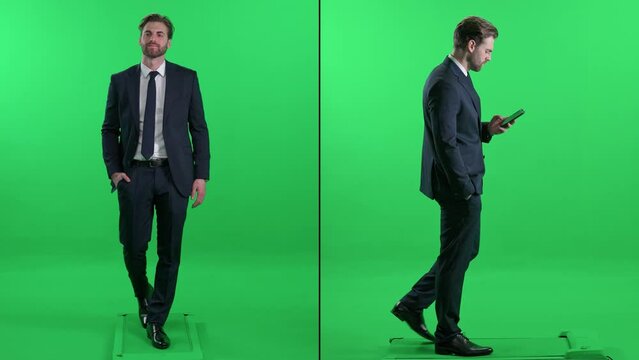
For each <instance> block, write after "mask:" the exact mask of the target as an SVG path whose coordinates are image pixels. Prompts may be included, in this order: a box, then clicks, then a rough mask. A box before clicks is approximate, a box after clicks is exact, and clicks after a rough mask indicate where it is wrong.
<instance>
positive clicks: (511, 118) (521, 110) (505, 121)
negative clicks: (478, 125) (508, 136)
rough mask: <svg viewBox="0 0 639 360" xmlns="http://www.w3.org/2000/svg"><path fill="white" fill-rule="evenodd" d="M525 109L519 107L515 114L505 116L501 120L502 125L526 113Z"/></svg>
mask: <svg viewBox="0 0 639 360" xmlns="http://www.w3.org/2000/svg"><path fill="white" fill-rule="evenodd" d="M524 112H525V111H524V109H519V110H517V111H516V112H515V113H514V114H512V115H510V116H509V117H507V118H505V119H504V120H503V121H502V122H501V126H506V125H507V124H508V123H509V122H511V121H513V120H515V119H517V118H518V117H520V116H522V115H524Z"/></svg>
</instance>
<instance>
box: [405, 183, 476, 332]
mask: <svg viewBox="0 0 639 360" xmlns="http://www.w3.org/2000/svg"><path fill="white" fill-rule="evenodd" d="M436 200H437V202H438V203H439V205H440V207H441V230H440V231H441V232H440V250H439V256H438V257H437V260H436V261H435V263H434V264H433V266H432V267H431V269H430V270H429V271H428V272H427V273H426V274H425V275H424V276H422V278H421V279H419V281H418V282H417V283H416V284H415V285H414V286H413V288H412V290H411V291H410V292H409V293H408V294H406V296H404V298H403V299H402V300H401V301H402V302H403V303H404V304H405V305H406V306H407V307H409V308H412V309H416V310H418V309H424V308H427V307H429V306H430V305H431V304H432V303H433V302H435V312H436V313H437V330H436V331H435V337H436V339H437V341H446V340H448V339H450V338H451V337H452V336H454V335H455V334H457V333H460V332H461V330H460V329H459V327H458V325H457V324H458V323H459V310H460V306H461V297H462V287H463V285H464V275H465V273H466V269H468V265H469V264H470V262H471V260H472V259H474V258H475V257H476V256H477V254H478V252H479V232H480V214H481V196H480V195H473V196H472V197H471V198H470V199H469V200H459V199H455V198H452V197H443V196H439V197H436Z"/></svg>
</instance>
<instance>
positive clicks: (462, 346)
mask: <svg viewBox="0 0 639 360" xmlns="http://www.w3.org/2000/svg"><path fill="white" fill-rule="evenodd" d="M492 352H493V349H492V348H490V347H487V346H480V345H477V344H475V343H473V342H472V341H470V340H468V338H467V337H465V336H464V335H463V334H457V335H455V337H454V338H452V339H450V340H448V341H446V342H438V343H435V353H436V354H439V355H457V356H481V355H488V354H490V353H492Z"/></svg>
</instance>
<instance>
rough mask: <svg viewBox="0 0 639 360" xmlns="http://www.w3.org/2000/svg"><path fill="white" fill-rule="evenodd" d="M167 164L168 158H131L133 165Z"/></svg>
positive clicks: (158, 165) (156, 165)
mask: <svg viewBox="0 0 639 360" xmlns="http://www.w3.org/2000/svg"><path fill="white" fill-rule="evenodd" d="M167 165H169V159H151V160H144V161H140V160H133V161H132V162H131V166H135V167H152V168H154V167H161V166H167Z"/></svg>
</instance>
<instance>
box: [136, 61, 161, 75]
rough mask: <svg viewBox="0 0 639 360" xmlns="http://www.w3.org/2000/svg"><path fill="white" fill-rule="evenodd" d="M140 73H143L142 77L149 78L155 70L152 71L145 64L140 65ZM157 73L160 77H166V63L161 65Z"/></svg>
mask: <svg viewBox="0 0 639 360" xmlns="http://www.w3.org/2000/svg"><path fill="white" fill-rule="evenodd" d="M140 71H141V73H142V76H143V77H145V78H147V77H149V73H150V72H151V71H153V70H151V69H150V68H149V67H148V66H146V65H144V64H143V63H140ZM155 71H157V72H158V73H160V76H162V77H164V73H165V71H166V61H163V62H162V65H160V67H159V68H158V69H157V70H155Z"/></svg>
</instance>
